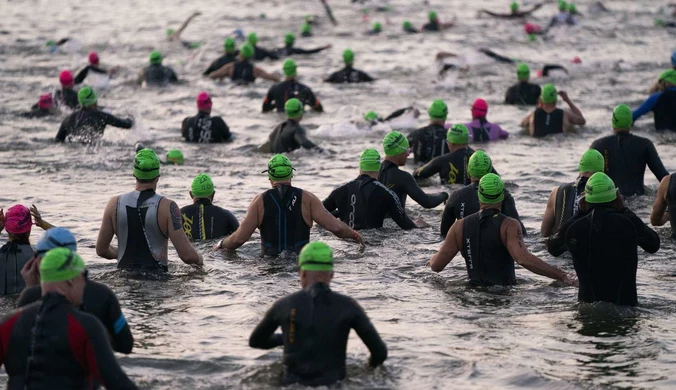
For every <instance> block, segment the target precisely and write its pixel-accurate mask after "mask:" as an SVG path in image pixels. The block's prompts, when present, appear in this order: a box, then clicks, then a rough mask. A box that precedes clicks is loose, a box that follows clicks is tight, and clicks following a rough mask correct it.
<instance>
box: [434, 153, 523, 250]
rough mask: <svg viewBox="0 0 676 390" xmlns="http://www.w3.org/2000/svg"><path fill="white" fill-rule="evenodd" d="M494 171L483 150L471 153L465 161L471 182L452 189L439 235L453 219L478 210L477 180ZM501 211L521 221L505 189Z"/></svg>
mask: <svg viewBox="0 0 676 390" xmlns="http://www.w3.org/2000/svg"><path fill="white" fill-rule="evenodd" d="M493 172H495V171H494V170H493V162H492V161H491V158H490V157H489V156H488V154H486V152H484V151H483V150H477V151H476V152H474V153H473V154H472V157H470V158H469V161H468V162H467V173H468V175H469V177H470V179H471V181H472V182H471V183H470V184H468V185H467V186H465V187H463V188H461V189H459V190H456V191H453V193H451V196H450V197H449V198H448V202H446V206H445V207H444V212H443V213H442V214H441V229H440V230H441V235H442V236H443V237H446V234H447V233H448V230H449V229H450V228H451V226H453V224H454V223H455V221H457V220H459V219H463V218H465V217H467V216H469V215H472V214H474V213H476V212H478V211H479V209H480V205H479V198H478V197H477V193H478V191H479V180H481V178H482V177H484V176H486V175H487V174H489V173H493ZM501 213H503V214H504V215H506V216H508V217H510V218H514V219H516V220H517V221H519V223H521V218H520V217H519V213H518V212H517V211H516V205H515V203H514V198H513V197H512V194H510V193H509V191H507V190H505V200H504V201H503V202H502V208H501ZM521 227H522V229H521V230H523V234H524V236H525V235H526V228H525V227H524V226H523V223H521Z"/></svg>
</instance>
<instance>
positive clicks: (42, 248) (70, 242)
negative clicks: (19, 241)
mask: <svg viewBox="0 0 676 390" xmlns="http://www.w3.org/2000/svg"><path fill="white" fill-rule="evenodd" d="M54 248H68V249H70V250H72V251H73V252H75V251H77V240H76V239H75V236H73V233H71V232H70V230H68V229H66V228H64V227H53V228H51V229H48V230H46V231H45V233H44V234H43V235H42V237H41V238H40V241H38V244H37V245H36V246H35V252H36V254H37V255H38V256H39V257H44V256H45V253H47V252H49V251H50V250H52V249H54Z"/></svg>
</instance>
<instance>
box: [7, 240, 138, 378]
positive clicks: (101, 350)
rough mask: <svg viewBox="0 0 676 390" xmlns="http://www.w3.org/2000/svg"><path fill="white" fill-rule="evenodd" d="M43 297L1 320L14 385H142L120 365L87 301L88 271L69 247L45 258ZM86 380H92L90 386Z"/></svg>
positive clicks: (43, 266)
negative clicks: (85, 307) (85, 305)
mask: <svg viewBox="0 0 676 390" xmlns="http://www.w3.org/2000/svg"><path fill="white" fill-rule="evenodd" d="M40 284H41V287H42V298H41V299H40V300H39V301H38V302H34V303H32V304H30V305H28V306H24V307H22V308H20V309H19V310H17V311H15V312H13V313H10V314H8V315H7V316H6V317H5V318H3V319H2V320H1V321H0V339H1V340H2V342H1V343H0V364H4V365H5V370H6V371H7V375H8V376H9V381H8V388H10V389H27V388H42V389H82V388H84V387H92V386H93V384H94V382H97V383H100V384H102V385H103V386H104V387H105V388H106V389H129V390H131V389H137V387H136V385H134V383H133V382H132V381H131V380H130V379H129V378H128V377H127V375H126V374H125V373H124V371H122V368H120V365H119V363H118V362H117V359H116V358H115V355H114V354H113V350H112V348H111V344H110V341H109V340H108V334H106V331H105V330H104V329H103V326H101V322H99V320H98V319H97V318H96V317H94V316H93V315H91V314H88V313H85V312H83V311H80V310H78V309H76V308H77V307H79V306H80V305H82V302H83V295H84V290H85V286H86V285H87V269H86V268H85V263H84V261H83V260H82V258H81V257H80V256H79V255H78V254H77V253H74V252H72V251H71V250H70V249H67V248H55V249H52V250H50V251H49V252H47V253H46V254H45V256H44V257H43V258H42V261H41V262H40ZM85 384H88V385H87V386H85Z"/></svg>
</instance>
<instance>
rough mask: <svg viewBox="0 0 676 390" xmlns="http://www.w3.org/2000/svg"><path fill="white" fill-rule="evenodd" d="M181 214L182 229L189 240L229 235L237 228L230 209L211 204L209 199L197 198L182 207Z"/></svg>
mask: <svg viewBox="0 0 676 390" xmlns="http://www.w3.org/2000/svg"><path fill="white" fill-rule="evenodd" d="M181 215H182V216H183V230H185V234H186V235H187V236H188V239H189V240H190V241H203V240H211V239H214V238H221V237H225V236H229V235H231V234H232V233H234V232H235V230H237V229H238V228H239V222H238V221H237V218H236V217H235V216H234V215H233V214H232V213H231V212H230V211H228V210H226V209H224V208H222V207H218V206H216V205H214V204H212V203H211V201H210V200H209V199H197V201H196V202H195V203H193V204H191V205H189V206H185V207H182V208H181Z"/></svg>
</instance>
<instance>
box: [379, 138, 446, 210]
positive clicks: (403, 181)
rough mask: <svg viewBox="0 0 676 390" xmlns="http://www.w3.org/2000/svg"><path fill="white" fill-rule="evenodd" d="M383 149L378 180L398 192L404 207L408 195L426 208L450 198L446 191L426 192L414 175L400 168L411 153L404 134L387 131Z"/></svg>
mask: <svg viewBox="0 0 676 390" xmlns="http://www.w3.org/2000/svg"><path fill="white" fill-rule="evenodd" d="M383 149H384V150H385V159H384V160H383V162H382V164H381V166H380V174H379V175H378V181H379V182H381V183H383V184H384V185H385V187H387V188H389V189H390V190H392V191H393V192H394V193H395V194H397V196H398V197H399V203H401V206H402V207H405V206H406V198H407V196H410V197H411V199H413V201H415V202H416V203H418V204H419V205H421V206H422V207H424V208H426V209H432V208H435V207H437V206H439V205H440V204H442V203H443V202H445V201H446V200H447V199H448V194H447V193H446V192H439V193H436V194H426V193H425V192H424V191H423V190H422V189H421V188H420V186H418V183H416V181H415V179H414V178H413V175H411V174H410V173H408V172H406V171H402V170H401V169H399V167H403V166H404V165H406V160H408V156H409V155H410V154H411V148H410V145H409V143H408V140H407V139H406V137H405V136H404V135H403V134H401V133H400V132H398V131H392V132H389V133H387V135H385V138H383Z"/></svg>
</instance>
